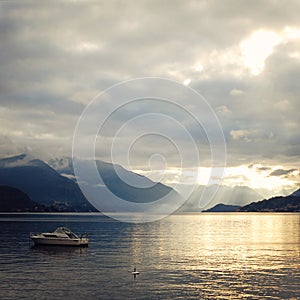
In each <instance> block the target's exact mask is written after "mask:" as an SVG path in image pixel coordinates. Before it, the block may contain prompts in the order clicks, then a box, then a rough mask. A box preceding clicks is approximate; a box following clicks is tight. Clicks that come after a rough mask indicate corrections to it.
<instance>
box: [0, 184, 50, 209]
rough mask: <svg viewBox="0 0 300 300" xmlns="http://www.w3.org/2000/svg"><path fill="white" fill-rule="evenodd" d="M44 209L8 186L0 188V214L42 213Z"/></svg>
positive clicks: (22, 193)
mask: <svg viewBox="0 0 300 300" xmlns="http://www.w3.org/2000/svg"><path fill="white" fill-rule="evenodd" d="M43 210H45V207H43V206H42V205H40V204H38V203H36V202H34V201H32V200H31V199H30V198H29V197H28V195H26V194H25V193H24V192H22V191H20V190H19V189H16V188H13V187H10V186H0V211H1V212H15V211H18V212H26V211H43Z"/></svg>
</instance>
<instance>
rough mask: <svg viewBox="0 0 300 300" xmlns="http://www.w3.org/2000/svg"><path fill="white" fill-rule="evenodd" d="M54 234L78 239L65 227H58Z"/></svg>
mask: <svg viewBox="0 0 300 300" xmlns="http://www.w3.org/2000/svg"><path fill="white" fill-rule="evenodd" d="M54 233H64V234H66V235H67V236H68V237H69V238H72V239H75V238H78V237H77V236H76V234H74V233H73V232H72V231H71V230H70V229H68V228H66V227H58V228H57V229H56V230H55V231H54Z"/></svg>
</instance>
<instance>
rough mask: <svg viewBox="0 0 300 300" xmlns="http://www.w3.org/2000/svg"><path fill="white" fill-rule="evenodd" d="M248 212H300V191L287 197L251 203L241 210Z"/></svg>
mask: <svg viewBox="0 0 300 300" xmlns="http://www.w3.org/2000/svg"><path fill="white" fill-rule="evenodd" d="M239 211H247V212H264V211H270V212H300V190H297V191H296V192H294V193H293V194H291V195H289V196H286V197H273V198H270V199H268V200H266V199H265V200H262V201H259V202H254V203H250V204H248V205H246V206H243V207H241V208H239Z"/></svg>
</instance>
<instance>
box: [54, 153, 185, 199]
mask: <svg viewBox="0 0 300 300" xmlns="http://www.w3.org/2000/svg"><path fill="white" fill-rule="evenodd" d="M74 161H75V163H76V164H77V165H80V168H82V170H84V172H83V173H84V178H80V177H78V178H77V181H78V182H80V183H81V182H83V183H84V184H88V185H89V186H90V187H91V188H92V189H97V191H98V192H97V193H98V194H99V195H102V194H104V190H107V188H108V189H109V190H110V191H111V192H112V193H113V194H114V195H116V196H117V197H120V198H122V199H124V200H126V201H129V202H135V203H149V202H153V201H156V200H158V199H160V198H162V197H164V196H165V195H167V194H169V193H170V192H173V193H174V194H175V196H178V198H179V197H180V195H179V194H177V193H176V192H175V191H174V190H173V189H172V188H171V187H168V186H166V185H164V184H162V183H157V182H153V181H152V180H150V179H149V178H147V177H145V176H142V175H139V174H137V173H134V172H131V171H128V170H126V169H125V168H123V167H122V166H120V165H118V164H112V163H108V162H104V161H101V160H96V166H97V169H98V172H99V174H100V175H101V179H102V181H103V182H102V183H101V184H99V176H96V177H95V176H94V174H92V173H90V169H92V166H91V164H92V163H93V161H91V160H79V159H74ZM48 163H49V165H50V166H52V167H53V168H55V169H56V171H57V172H59V173H60V174H61V175H63V176H67V177H68V178H70V177H73V178H75V172H74V167H73V160H72V158H70V157H63V158H57V159H51V160H49V162H48ZM101 185H102V186H101ZM103 185H105V186H103ZM106 197H107V198H109V197H110V195H107V194H106Z"/></svg>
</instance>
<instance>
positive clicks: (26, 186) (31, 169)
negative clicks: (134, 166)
mask: <svg viewBox="0 0 300 300" xmlns="http://www.w3.org/2000/svg"><path fill="white" fill-rule="evenodd" d="M75 161H76V162H77V164H78V165H80V168H81V169H82V170H84V176H83V178H76V179H77V180H75V176H74V170H73V161H72V159H71V158H60V159H52V160H51V161H49V164H51V166H50V165H48V164H47V163H45V162H43V161H41V160H39V159H32V158H31V157H28V156H27V155H25V154H21V155H18V156H14V157H9V158H5V159H0V184H2V185H8V186H12V187H15V188H18V189H21V190H22V191H24V192H25V193H26V194H28V195H29V197H30V198H31V199H32V200H33V201H35V202H38V203H41V204H43V205H45V206H48V207H50V208H51V211H53V210H56V211H95V210H96V209H95V208H94V207H93V206H92V205H91V204H90V203H89V202H88V201H87V200H86V198H85V197H84V195H83V194H82V192H81V189H80V188H79V186H78V184H77V182H79V183H80V184H81V186H84V187H86V186H88V187H89V189H88V192H89V196H92V198H90V197H89V200H91V199H92V201H94V202H93V203H94V204H95V206H98V205H97V204H99V203H100V204H101V209H102V210H103V211H105V210H107V211H110V210H112V211H123V210H122V209H123V208H122V207H114V206H112V205H111V203H112V201H113V200H114V199H115V198H116V196H117V197H120V198H121V199H123V200H126V201H128V202H132V203H149V202H153V201H156V200H158V199H161V198H162V197H164V196H166V195H168V194H169V193H171V192H172V194H171V195H172V196H174V198H172V201H173V199H174V205H176V203H177V202H176V201H179V202H180V201H181V199H182V198H181V196H180V195H179V194H178V193H176V192H175V191H174V190H173V189H172V188H170V187H168V186H165V185H163V184H161V183H156V182H153V181H151V180H150V179H148V178H147V177H145V176H141V175H138V174H136V173H134V172H130V171H128V170H126V169H124V168H123V167H122V166H119V165H113V164H111V163H107V162H103V161H99V160H98V161H96V166H97V168H98V172H99V173H100V174H101V178H102V180H103V182H100V183H99V176H94V174H93V173H92V172H90V169H91V165H92V164H93V161H90V160H75ZM53 167H54V168H56V169H57V170H55V169H54V168H53ZM59 172H60V173H61V174H59ZM63 175H64V176H63ZM70 178H72V179H70ZM108 189H109V190H110V191H111V192H109V190H108ZM102 200H105V201H102ZM100 201H101V202H100ZM124 202H125V201H123V203H124ZM105 204H108V205H107V206H104V205H105ZM172 204H173V202H172ZM172 204H171V205H172ZM99 206H100V205H99Z"/></svg>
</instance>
